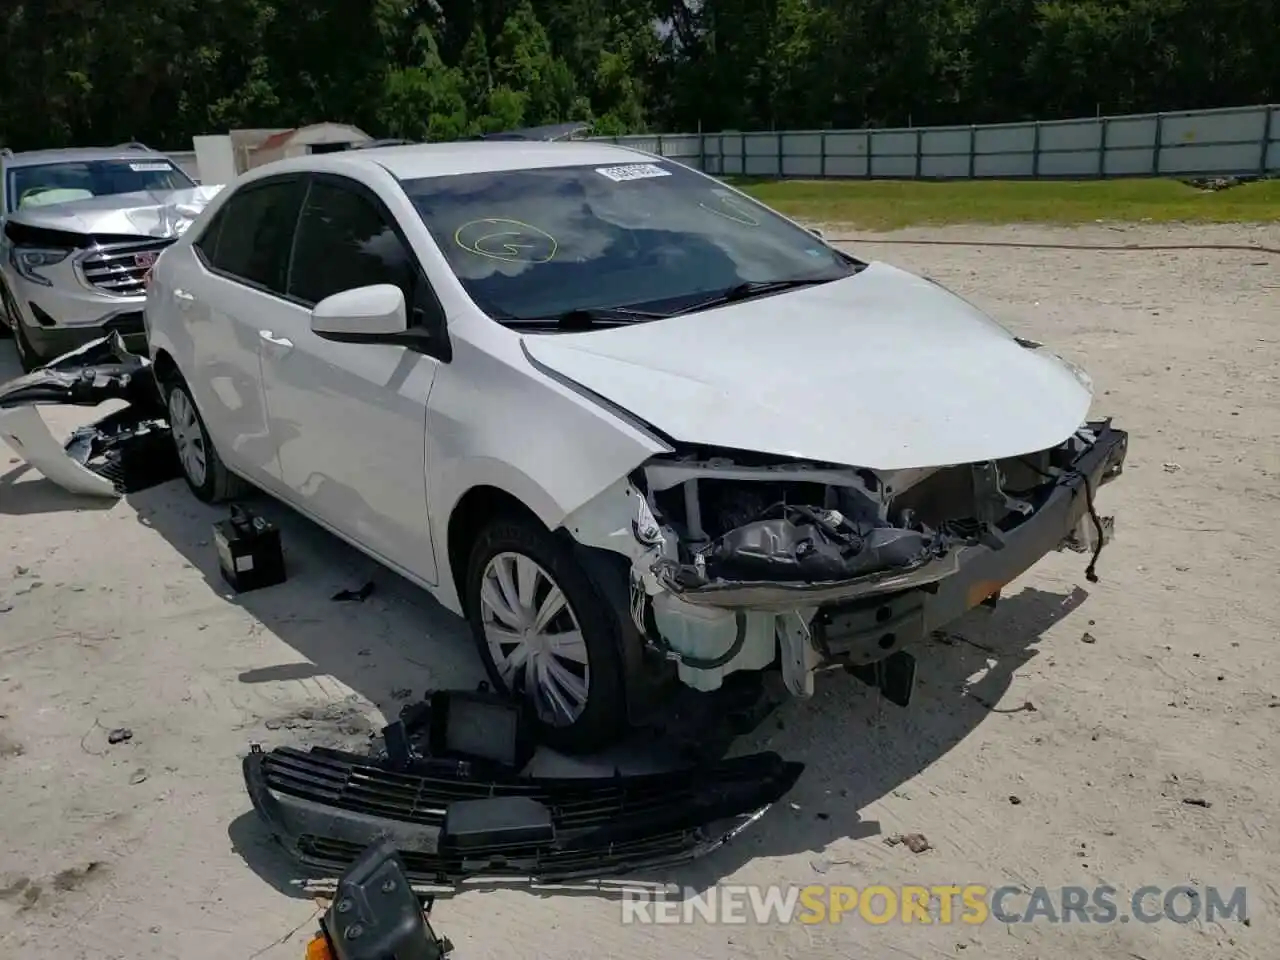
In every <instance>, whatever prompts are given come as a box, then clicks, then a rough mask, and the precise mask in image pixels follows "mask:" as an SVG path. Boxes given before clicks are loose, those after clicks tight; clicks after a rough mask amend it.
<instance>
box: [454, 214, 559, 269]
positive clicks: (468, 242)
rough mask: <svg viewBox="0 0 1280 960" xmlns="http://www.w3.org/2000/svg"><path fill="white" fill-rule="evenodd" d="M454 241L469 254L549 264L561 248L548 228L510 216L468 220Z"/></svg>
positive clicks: (455, 232)
mask: <svg viewBox="0 0 1280 960" xmlns="http://www.w3.org/2000/svg"><path fill="white" fill-rule="evenodd" d="M453 242H454V243H456V244H457V245H458V246H459V247H461V248H462V249H463V250H465V251H467V253H474V254H475V255H476V256H478V257H488V258H489V259H490V260H501V261H503V262H504V263H547V262H549V261H550V260H551V259H553V258H554V257H555V255H556V251H557V250H559V249H560V245H559V244H558V243H557V242H556V238H555V237H553V236H552V235H551V234H549V233H547V231H545V230H542V229H540V228H538V227H535V226H534V225H533V224H531V223H525V222H524V221H523V220H512V219H510V218H507V217H485V218H483V219H481V220H468V221H467V222H466V223H464V224H463V225H462V226H460V227H459V228H458V229H457V230H455V231H454V233H453Z"/></svg>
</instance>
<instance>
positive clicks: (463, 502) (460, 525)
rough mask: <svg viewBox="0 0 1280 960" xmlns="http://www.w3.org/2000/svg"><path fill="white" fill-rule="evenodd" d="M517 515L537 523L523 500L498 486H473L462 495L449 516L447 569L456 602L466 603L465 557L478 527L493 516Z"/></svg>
mask: <svg viewBox="0 0 1280 960" xmlns="http://www.w3.org/2000/svg"><path fill="white" fill-rule="evenodd" d="M499 516H505V517H520V518H522V519H530V520H533V522H534V523H537V524H538V525H539V526H542V521H541V520H539V519H538V515H537V514H535V513H534V512H533V511H532V510H530V509H529V508H528V507H526V506H525V505H524V504H523V503H521V502H520V501H519V500H517V499H516V498H515V497H513V496H512V495H511V494H509V493H507V492H506V491H505V490H499V489H498V488H497V487H488V486H482V487H472V488H471V489H470V490H468V491H467V492H466V493H464V494H463V495H462V499H460V500H459V501H458V503H457V504H456V505H455V506H454V508H453V513H452V514H450V516H449V533H448V550H449V569H450V570H451V571H452V572H453V584H454V586H455V587H457V589H458V602H459V603H463V604H465V603H466V599H465V597H466V578H467V558H468V556H469V555H470V552H471V545H472V544H473V543H475V540H476V537H478V536H479V535H480V530H481V529H482V528H483V527H484V525H485V524H487V523H488V522H489V521H491V520H493V519H494V518H495V517H499Z"/></svg>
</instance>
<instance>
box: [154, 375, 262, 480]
mask: <svg viewBox="0 0 1280 960" xmlns="http://www.w3.org/2000/svg"><path fill="white" fill-rule="evenodd" d="M160 386H161V390H162V392H163V393H164V398H165V408H166V410H167V411H168V417H169V427H170V429H171V430H172V431H173V440H174V443H175V444H176V445H177V447H178V462H179V464H180V465H181V467H182V476H183V479H185V480H186V481H187V486H188V487H190V488H191V492H192V493H194V494H195V495H196V498H197V499H199V500H203V501H204V502H205V503H222V502H224V501H226V500H232V499H234V498H235V497H237V496H239V495H240V494H242V493H243V492H244V489H245V487H244V481H242V480H241V479H240V478H239V477H237V476H236V475H235V474H233V473H232V472H231V471H230V470H228V469H227V468H226V466H225V465H224V464H223V462H222V458H221V457H219V456H218V451H217V450H215V449H214V446H213V441H212V440H211V439H209V431H208V429H207V428H206V427H205V425H204V418H203V417H201V416H200V410H199V409H198V408H197V407H196V402H195V400H193V399H192V397H191V390H190V389H189V388H188V387H187V385H186V384H185V383H184V382H183V381H182V379H181V378H179V377H172V378H168V379H166V380H165V381H163V382H162V383H161V385H160Z"/></svg>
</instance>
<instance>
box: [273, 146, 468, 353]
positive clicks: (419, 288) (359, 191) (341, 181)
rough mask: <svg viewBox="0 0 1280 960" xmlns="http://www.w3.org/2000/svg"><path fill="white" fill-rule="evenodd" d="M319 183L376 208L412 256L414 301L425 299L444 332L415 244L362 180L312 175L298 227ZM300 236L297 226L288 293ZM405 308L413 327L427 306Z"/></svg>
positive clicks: (436, 300)
mask: <svg viewBox="0 0 1280 960" xmlns="http://www.w3.org/2000/svg"><path fill="white" fill-rule="evenodd" d="M316 183H325V184H328V185H329V186H332V187H336V188H337V189H339V190H346V191H347V192H349V193H353V194H355V195H356V196H358V197H360V198H361V199H362V200H364V201H365V202H366V203H368V204H369V205H370V206H372V207H373V209H374V211H375V212H376V213H377V214H378V216H379V217H381V218H382V220H383V221H384V222H385V223H386V224H387V226H388V227H390V228H391V232H392V233H394V234H395V236H396V239H397V240H399V241H400V244H401V245H402V246H403V247H404V249H405V252H406V253H407V254H408V255H409V257H410V259H411V261H412V263H413V274H414V293H415V297H414V299H415V300H419V299H420V298H422V297H425V298H426V301H427V302H426V304H425V306H426V307H427V308H428V309H430V310H431V311H432V312H433V313H434V314H435V319H436V322H437V323H438V324H439V326H440V328H441V329H443V328H444V325H445V323H444V305H443V304H442V303H441V302H440V298H439V297H438V296H436V291H435V288H434V287H432V286H431V279H430V278H429V277H428V276H427V272H426V270H425V269H424V268H423V266H422V261H421V259H419V257H418V252H417V251H416V250H415V249H414V248H413V244H411V243H410V242H409V238H408V237H407V236H405V232H404V228H403V227H401V226H400V221H399V219H398V218H397V217H396V216H395V214H393V213H392V212H391V209H390V208H389V207H388V206H387V205H386V203H385V202H384V201H383V199H382V198H381V197H380V196H378V194H377V192H376V191H374V190H372V189H370V188H369V187H368V186H367V185H366V184H363V183H361V182H360V181H359V180H355V179H352V178H351V177H348V176H345V175H343V174H340V173H330V172H329V171H324V172H321V173H312V174H311V175H310V176H309V177H308V183H307V190H306V193H305V194H304V196H303V202H302V208H301V210H300V211H299V214H298V223H299V224H300V223H301V222H302V214H303V213H304V212H305V211H306V208H307V198H309V197H310V196H311V187H312V185H314V184H316ZM298 233H299V231H298V229H297V226H295V228H294V233H293V243H292V247H291V248H290V251H289V269H288V271H287V272H286V274H285V289H286V290H288V289H289V288H290V287H291V286H292V285H293V257H294V254H295V253H296V252H297V247H298ZM288 299H289V302H290V303H296V304H298V305H300V306H305V307H308V308H311V307H314V306H315V304H314V303H311V302H309V301H304V300H303V299H301V298H300V297H293V296H290V297H289V298H288ZM405 306H406V307H407V308H408V311H409V315H410V318H411V320H410V322H411V323H412V316H413V314H414V312H415V310H418V309H421V308H422V307H423V306H424V304H419V303H406V304H405ZM427 320H428V322H430V321H431V318H430V317H428V318H427Z"/></svg>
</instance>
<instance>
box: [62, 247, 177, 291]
mask: <svg viewBox="0 0 1280 960" xmlns="http://www.w3.org/2000/svg"><path fill="white" fill-rule="evenodd" d="M171 243H173V240H171V239H170V240H138V241H136V242H129V243H112V244H108V245H105V246H100V247H98V248H97V249H96V250H95V251H93V252H92V253H90V254H89V255H88V256H86V257H85V258H84V260H82V261H81V263H80V267H81V269H82V270H83V271H84V278H85V279H86V280H87V281H89V283H90V284H91V285H93V286H95V287H98V288H99V289H101V290H104V291H106V292H107V293H112V294H115V295H116V296H121V297H135V296H140V295H141V294H142V293H144V292H145V291H146V288H147V283H146V280H147V274H148V273H149V272H150V270H151V268H152V266H154V265H155V260H156V257H158V256H159V255H160V251H162V250H163V249H164V248H165V247H167V246H169V244H171Z"/></svg>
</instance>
